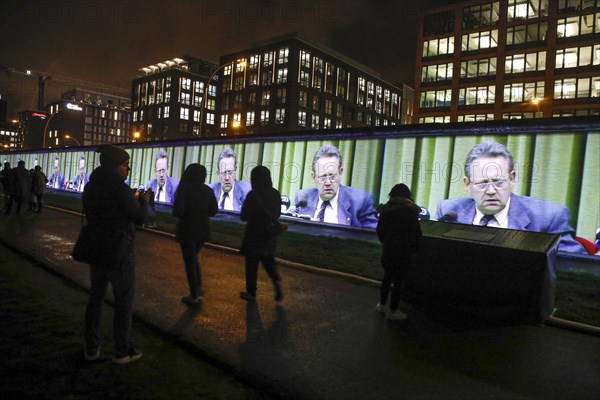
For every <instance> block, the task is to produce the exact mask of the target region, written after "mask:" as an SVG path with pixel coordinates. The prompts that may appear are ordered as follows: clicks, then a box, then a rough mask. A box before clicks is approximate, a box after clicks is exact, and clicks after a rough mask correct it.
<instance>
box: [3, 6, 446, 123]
mask: <svg viewBox="0 0 600 400" xmlns="http://www.w3.org/2000/svg"><path fill="white" fill-rule="evenodd" d="M444 3H446V1H439V0H438V1H433V0H414V1H413V0H407V1H403V0H395V1H393V0H331V1H328V0H323V1H300V0H296V1H292V0H273V1H253V0H223V1H218V0H173V1H166V0H163V1H159V0H119V1H110V0H106V1H100V0H96V1H88V0H83V1H74V0H68V1H67V0H60V1H29V0H25V1H23V0H5V1H3V2H1V4H0V65H2V66H7V67H12V68H15V69H16V70H18V71H19V70H21V71H22V70H25V69H30V70H33V71H36V72H44V73H47V74H49V75H50V76H51V79H50V80H49V81H47V85H46V96H45V103H48V102H50V101H53V100H56V99H58V98H59V96H60V94H61V93H62V92H65V91H67V90H70V89H72V88H73V87H86V86H87V87H89V86H90V85H86V83H87V82H94V83H99V84H104V85H109V86H110V87H117V88H120V89H119V90H116V89H114V88H113V89H112V90H110V91H109V90H107V89H109V88H102V87H99V86H98V87H95V89H98V90H100V91H105V92H110V93H115V94H119V95H122V96H126V97H129V96H130V91H131V80H132V79H134V78H135V77H136V76H137V75H138V74H139V71H138V69H139V68H141V67H145V66H148V65H151V64H154V63H157V62H161V61H164V60H167V59H171V58H174V57H180V56H182V55H185V54H189V55H193V56H197V57H200V58H204V59H206V60H208V61H212V62H214V63H218V62H219V57H220V56H221V55H224V54H230V53H233V52H236V51H239V50H244V49H247V48H250V47H253V46H254V44H255V43H256V42H259V41H262V40H266V39H269V38H272V37H275V36H279V35H283V34H286V33H290V32H297V33H298V34H299V35H300V36H301V37H303V38H305V39H307V40H308V41H309V42H314V43H316V44H323V45H325V46H328V47H330V48H332V49H334V50H336V51H338V52H340V53H342V54H344V55H346V56H348V57H350V58H351V59H354V60H356V61H358V62H360V63H361V64H363V65H365V66H367V67H369V68H371V69H373V70H375V71H377V72H379V73H380V74H381V77H382V78H383V79H384V80H386V81H388V82H391V83H407V84H409V85H411V86H412V85H413V83H412V82H413V80H414V59H415V51H416V50H415V38H416V31H417V24H418V15H419V13H420V11H421V10H423V9H425V8H430V7H432V6H438V5H442V4H444ZM0 94H1V95H2V98H3V99H6V100H8V102H9V106H8V116H9V118H12V117H13V116H16V112H18V111H20V110H24V109H35V108H37V107H36V105H37V78H36V77H24V76H22V75H19V74H17V73H13V74H10V75H9V74H7V72H6V71H4V70H0Z"/></svg>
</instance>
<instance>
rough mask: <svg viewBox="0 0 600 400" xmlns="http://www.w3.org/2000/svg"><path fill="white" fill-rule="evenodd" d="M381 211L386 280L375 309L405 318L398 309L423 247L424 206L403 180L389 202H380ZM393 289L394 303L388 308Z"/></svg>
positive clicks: (395, 186) (381, 234) (388, 317)
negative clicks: (420, 247) (407, 281)
mask: <svg viewBox="0 0 600 400" xmlns="http://www.w3.org/2000/svg"><path fill="white" fill-rule="evenodd" d="M377 211H378V212H379V221H378V223H377V236H378V237H379V241H380V242H381V245H382V252H381V266H382V267H383V279H382V281H381V288H380V291H379V303H377V305H376V306H375V308H376V310H377V311H378V312H380V313H382V314H386V317H387V319H390V320H404V319H406V318H407V315H406V314H405V313H403V312H402V311H400V310H399V309H398V305H399V304H400V291H401V289H402V282H403V281H404V277H405V276H406V273H407V272H408V270H409V268H411V266H412V265H413V264H414V260H415V256H416V253H417V251H418V250H419V245H420V242H421V236H422V233H421V225H420V224H419V213H420V212H421V207H419V206H418V205H416V204H415V203H414V201H413V200H412V194H411V192H410V189H409V188H408V186H406V185H405V184H403V183H399V184H397V185H394V187H393V188H392V190H391V191H390V194H389V201H388V202H387V203H386V204H380V205H379V207H377ZM392 285H393V288H392ZM390 291H391V298H390V304H389V308H388V309H386V303H387V298H388V295H389V293H390Z"/></svg>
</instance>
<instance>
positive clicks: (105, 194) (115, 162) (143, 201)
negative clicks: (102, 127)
mask: <svg viewBox="0 0 600 400" xmlns="http://www.w3.org/2000/svg"><path fill="white" fill-rule="evenodd" d="M96 152H99V153H100V167H98V168H96V169H95V170H94V171H93V172H92V175H91V176H90V181H89V183H88V184H87V185H86V186H85V189H84V191H83V211H84V213H85V216H86V218H87V221H88V224H89V225H93V226H95V227H96V228H97V229H99V230H100V231H101V232H103V235H105V236H106V237H110V236H112V235H120V236H123V238H122V239H121V240H123V241H124V246H125V249H126V250H125V255H124V256H123V257H122V258H121V260H120V261H119V262H118V265H94V264H92V265H90V295H89V300H88V303H87V308H86V312H85V358H86V360H89V361H92V360H97V359H98V358H99V357H100V337H101V334H100V321H101V314H102V304H103V302H104V296H105V294H106V290H107V289H108V284H109V283H110V284H111V285H112V288H113V294H114V298H115V311H114V317H113V334H114V341H115V353H116V355H115V358H114V359H113V361H114V362H115V363H117V364H127V363H130V362H132V361H135V360H137V359H139V358H140V357H141V356H142V353H141V352H140V351H138V350H136V349H135V348H134V347H133V344H132V343H131V323H132V311H133V299H134V295H135V254H134V244H135V232H136V228H135V224H142V223H143V222H144V219H145V217H146V212H147V204H148V198H147V196H148V195H147V194H140V193H139V192H135V193H134V192H133V191H132V190H131V188H130V187H129V186H127V185H126V184H125V182H124V181H125V179H126V178H127V175H128V174H129V170H130V168H129V154H128V153H127V152H126V151H125V150H123V149H121V148H119V147H116V146H113V145H108V144H104V145H100V146H98V148H97V149H96ZM123 233H124V235H122V234H123Z"/></svg>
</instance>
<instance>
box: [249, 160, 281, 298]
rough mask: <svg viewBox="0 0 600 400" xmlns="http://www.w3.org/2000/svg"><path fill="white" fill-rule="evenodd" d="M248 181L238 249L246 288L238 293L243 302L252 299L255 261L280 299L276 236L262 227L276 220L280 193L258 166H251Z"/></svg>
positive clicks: (254, 291)
mask: <svg viewBox="0 0 600 400" xmlns="http://www.w3.org/2000/svg"><path fill="white" fill-rule="evenodd" d="M250 183H251V185H252V190H251V191H250V192H249V193H248V196H247V197H246V199H245V200H244V204H243V205H242V211H241V215H240V217H241V219H242V221H246V222H247V224H246V229H245V231H244V239H243V240H242V246H241V249H240V253H241V254H243V255H244V256H245V258H246V291H245V292H241V293H240V297H241V298H242V299H244V300H247V301H254V300H256V286H257V283H256V282H257V275H258V264H259V263H260V262H262V264H263V267H264V268H265V271H266V272H267V274H268V275H269V278H271V281H272V282H273V288H274V292H275V300H276V301H281V300H282V299H283V292H282V290H281V278H280V277H279V274H278V273H277V269H276V265H275V249H276V247H277V236H276V235H269V234H268V233H267V231H268V229H267V228H266V226H267V224H268V223H269V222H270V221H273V220H278V219H279V216H280V214H281V195H280V194H279V192H278V191H277V189H275V188H273V182H272V181H271V172H270V171H269V169H268V168H266V167H264V166H262V165H259V166H257V167H254V169H252V172H251V173H250Z"/></svg>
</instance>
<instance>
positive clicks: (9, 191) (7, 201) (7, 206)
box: [2, 161, 14, 215]
mask: <svg viewBox="0 0 600 400" xmlns="http://www.w3.org/2000/svg"><path fill="white" fill-rule="evenodd" d="M13 181H14V171H13V169H12V168H11V167H10V163H9V162H8V161H6V162H5V163H4V169H3V170H2V187H3V188H4V215H8V214H10V210H11V209H12V203H13Z"/></svg>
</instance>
